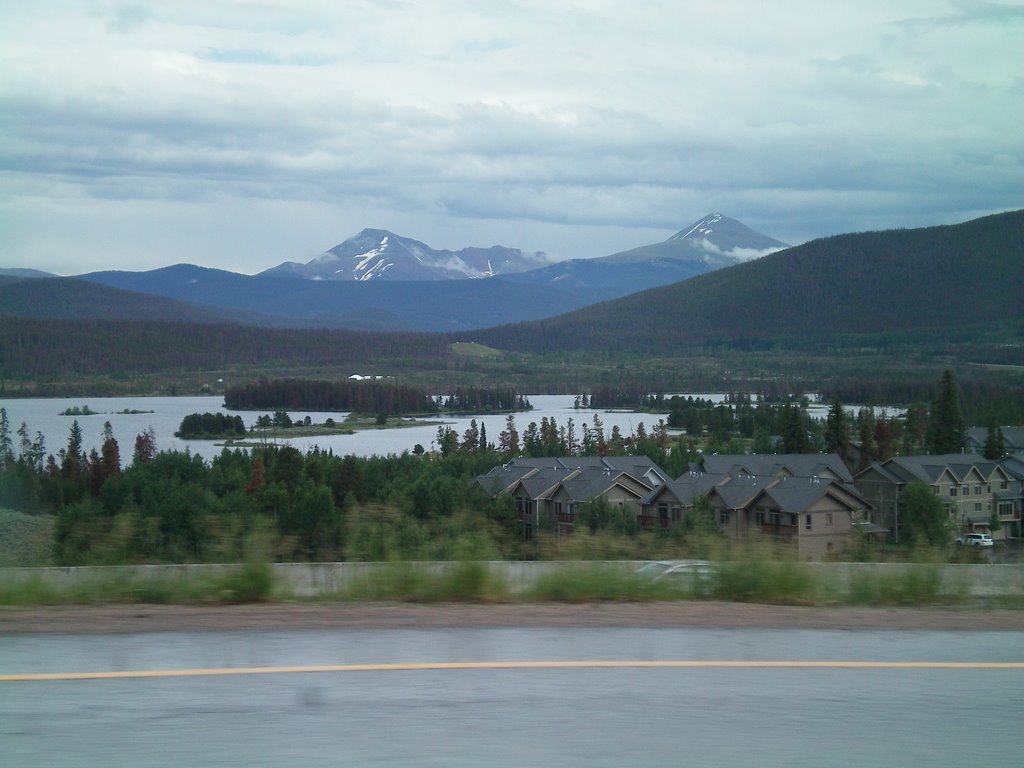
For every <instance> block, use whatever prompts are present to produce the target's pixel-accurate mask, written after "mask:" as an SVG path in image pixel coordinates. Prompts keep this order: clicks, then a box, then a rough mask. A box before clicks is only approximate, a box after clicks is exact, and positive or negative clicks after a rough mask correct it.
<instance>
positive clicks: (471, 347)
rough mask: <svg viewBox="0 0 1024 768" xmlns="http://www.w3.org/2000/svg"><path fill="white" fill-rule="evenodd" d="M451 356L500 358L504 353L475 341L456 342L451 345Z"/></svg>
mask: <svg viewBox="0 0 1024 768" xmlns="http://www.w3.org/2000/svg"><path fill="white" fill-rule="evenodd" d="M451 350H452V354H454V355H462V356H463V357H501V356H502V355H504V354H505V353H504V352H502V351H501V350H500V349H494V348H493V347H488V346H485V345H483V344H478V343H476V342H475V341H456V342H455V343H453V344H452V345H451Z"/></svg>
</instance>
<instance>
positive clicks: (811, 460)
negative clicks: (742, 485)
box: [698, 453, 853, 483]
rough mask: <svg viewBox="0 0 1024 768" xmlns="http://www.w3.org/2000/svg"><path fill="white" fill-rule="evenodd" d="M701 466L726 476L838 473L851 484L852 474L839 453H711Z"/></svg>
mask: <svg viewBox="0 0 1024 768" xmlns="http://www.w3.org/2000/svg"><path fill="white" fill-rule="evenodd" d="M698 467H699V468H700V469H702V470H703V471H705V472H711V473H714V474H723V475H726V474H728V475H734V476H735V475H740V474H748V475H753V476H761V477H779V476H781V475H784V474H788V475H792V476H793V477H821V476H822V475H824V474H832V475H835V476H836V477H837V478H839V480H841V481H842V482H844V483H852V482H853V476H852V475H851V474H850V470H849V469H847V467H846V464H844V463H843V460H842V459H841V458H840V457H839V454H838V453H778V454H774V453H761V454H757V453H752V454H723V455H717V454H712V455H710V456H704V457H703V458H702V459H701V461H700V462H699V463H698Z"/></svg>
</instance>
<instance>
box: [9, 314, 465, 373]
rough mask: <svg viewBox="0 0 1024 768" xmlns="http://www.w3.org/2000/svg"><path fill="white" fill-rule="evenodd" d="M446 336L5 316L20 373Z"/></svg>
mask: <svg viewBox="0 0 1024 768" xmlns="http://www.w3.org/2000/svg"><path fill="white" fill-rule="evenodd" d="M447 355H449V349H448V343H447V340H446V339H445V338H444V337H443V336H435V335H430V334H417V333H404V334H402V333H391V334H373V333H366V332H360V331H318V332H316V333H313V332H309V331H297V330H285V329H273V328H255V327H249V326H238V325H206V324H195V323H160V322H148V323H141V322H140V323H132V322H117V321H112V320H91V321H89V320H87V321H69V320H31V319H20V318H2V319H0V370H3V372H4V378H5V380H6V381H7V382H11V381H12V380H17V379H34V380H37V381H46V380H50V379H67V378H74V377H80V376H90V375H107V376H114V377H117V376H123V377H130V376H133V375H138V374H146V373H158V372H167V373H175V372H180V371H183V370H196V369H198V370H218V369H224V368H231V367H236V366H241V367H255V368H267V367H273V366H275V365H282V366H289V365H299V364H301V365H304V366H338V365H346V364H349V365H354V364H365V363H368V362H372V361H380V360H401V359H409V360H437V359H439V358H442V357H446V356H447Z"/></svg>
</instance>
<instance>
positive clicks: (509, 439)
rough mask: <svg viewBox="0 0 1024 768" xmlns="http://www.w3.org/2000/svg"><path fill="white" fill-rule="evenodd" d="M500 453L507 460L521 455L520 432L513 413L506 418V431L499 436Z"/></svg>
mask: <svg viewBox="0 0 1024 768" xmlns="http://www.w3.org/2000/svg"><path fill="white" fill-rule="evenodd" d="M498 452H499V453H500V454H501V455H502V456H503V457H504V458H506V459H511V458H513V457H515V456H518V455H519V431H518V430H517V429H516V419H515V417H514V416H513V415H512V414H511V413H510V414H509V415H508V416H507V417H506V418H505V429H504V431H503V432H502V433H501V434H499V435H498Z"/></svg>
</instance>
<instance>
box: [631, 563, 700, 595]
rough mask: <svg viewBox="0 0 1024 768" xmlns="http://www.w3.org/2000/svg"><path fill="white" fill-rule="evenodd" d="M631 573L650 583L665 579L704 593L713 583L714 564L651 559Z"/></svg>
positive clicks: (698, 592)
mask: <svg viewBox="0 0 1024 768" xmlns="http://www.w3.org/2000/svg"><path fill="white" fill-rule="evenodd" d="M633 573H634V575H636V576H639V577H640V578H642V579H648V580H650V581H651V583H654V582H658V581H665V580H667V581H670V582H672V583H674V584H677V585H679V586H680V587H682V588H684V589H687V590H692V591H693V592H694V593H695V594H696V595H704V594H707V593H708V592H709V591H710V590H711V588H712V587H713V585H714V577H715V566H714V564H713V563H711V562H710V561H708V560H652V561H651V562H649V563H645V564H644V565H641V566H640V567H639V568H637V569H636V570H635V571H634V572H633Z"/></svg>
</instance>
